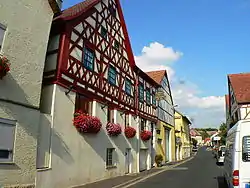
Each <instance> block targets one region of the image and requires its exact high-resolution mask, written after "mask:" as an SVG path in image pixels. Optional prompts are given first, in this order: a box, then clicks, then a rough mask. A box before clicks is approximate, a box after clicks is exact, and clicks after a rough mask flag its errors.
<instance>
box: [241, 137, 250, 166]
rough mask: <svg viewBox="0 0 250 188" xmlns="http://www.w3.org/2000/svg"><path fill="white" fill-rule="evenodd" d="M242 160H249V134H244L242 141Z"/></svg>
mask: <svg viewBox="0 0 250 188" xmlns="http://www.w3.org/2000/svg"><path fill="white" fill-rule="evenodd" d="M242 160H243V161H244V162H249V161H250V136H244V137H243V141H242Z"/></svg>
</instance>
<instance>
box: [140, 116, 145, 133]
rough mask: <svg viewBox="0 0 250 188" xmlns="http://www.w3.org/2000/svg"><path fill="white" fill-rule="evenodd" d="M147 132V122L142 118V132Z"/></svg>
mask: <svg viewBox="0 0 250 188" xmlns="http://www.w3.org/2000/svg"><path fill="white" fill-rule="evenodd" d="M144 130H146V120H145V119H143V118H141V131H144Z"/></svg>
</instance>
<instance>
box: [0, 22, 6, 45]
mask: <svg viewBox="0 0 250 188" xmlns="http://www.w3.org/2000/svg"><path fill="white" fill-rule="evenodd" d="M5 31H6V27H5V26H4V25H2V24H0V50H1V49H2V44H3V38H4V34H5Z"/></svg>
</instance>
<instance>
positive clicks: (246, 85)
mask: <svg viewBox="0 0 250 188" xmlns="http://www.w3.org/2000/svg"><path fill="white" fill-rule="evenodd" d="M228 78H229V81H230V83H231V85H232V88H233V91H234V94H235V98H236V101H237V103H239V104H241V103H250V73H240V74H229V75H228Z"/></svg>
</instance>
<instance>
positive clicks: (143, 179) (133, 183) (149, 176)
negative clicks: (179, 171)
mask: <svg viewBox="0 0 250 188" xmlns="http://www.w3.org/2000/svg"><path fill="white" fill-rule="evenodd" d="M195 155H196V154H195ZM195 155H194V156H192V157H190V158H189V159H187V160H185V161H182V162H180V163H178V164H175V165H173V166H170V167H167V168H165V169H163V170H161V171H159V172H155V173H153V174H150V175H148V176H146V177H144V178H141V179H139V180H138V181H135V182H132V183H131V184H129V185H125V186H124V187H120V188H128V187H131V186H132V185H135V184H137V183H140V182H143V181H145V180H146V179H148V178H151V177H153V176H156V175H158V174H160V173H162V172H165V171H168V170H172V169H173V168H175V167H177V166H179V165H181V164H184V163H186V162H188V161H190V160H192V159H193V158H194V157H195ZM116 187H119V185H117V186H116ZM113 188H115V187H113Z"/></svg>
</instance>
